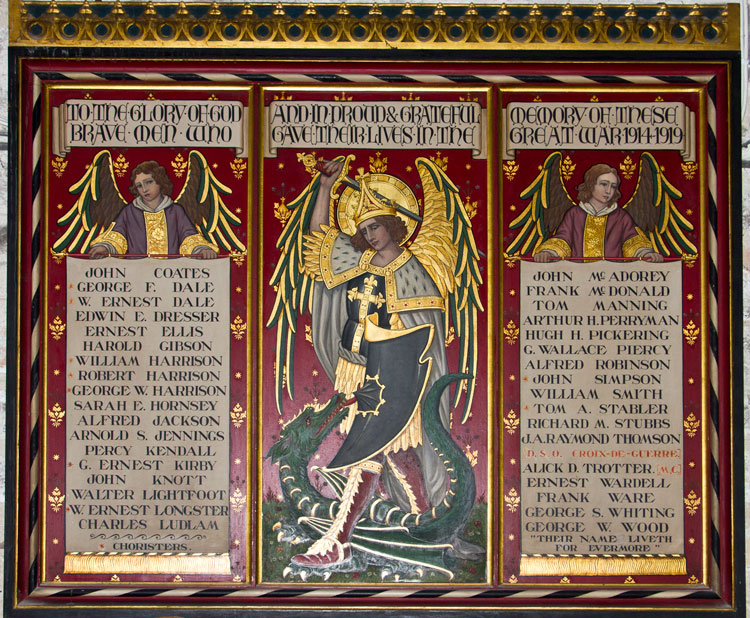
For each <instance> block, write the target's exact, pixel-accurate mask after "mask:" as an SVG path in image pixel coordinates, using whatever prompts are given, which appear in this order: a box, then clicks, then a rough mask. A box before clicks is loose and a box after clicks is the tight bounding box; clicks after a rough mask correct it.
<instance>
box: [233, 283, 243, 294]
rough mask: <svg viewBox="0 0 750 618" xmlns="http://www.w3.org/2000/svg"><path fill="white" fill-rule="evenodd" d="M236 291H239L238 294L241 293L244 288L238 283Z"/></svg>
mask: <svg viewBox="0 0 750 618" xmlns="http://www.w3.org/2000/svg"><path fill="white" fill-rule="evenodd" d="M234 291H235V292H237V294H241V293H242V288H241V287H240V286H239V285H238V286H237V287H236V288H234Z"/></svg>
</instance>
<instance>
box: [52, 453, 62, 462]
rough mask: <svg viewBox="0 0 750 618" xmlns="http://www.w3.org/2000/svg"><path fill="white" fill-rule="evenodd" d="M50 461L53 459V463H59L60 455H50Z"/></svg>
mask: <svg viewBox="0 0 750 618" xmlns="http://www.w3.org/2000/svg"><path fill="white" fill-rule="evenodd" d="M52 459H54V460H55V461H59V460H60V455H58V454H57V453H55V454H54V455H52Z"/></svg>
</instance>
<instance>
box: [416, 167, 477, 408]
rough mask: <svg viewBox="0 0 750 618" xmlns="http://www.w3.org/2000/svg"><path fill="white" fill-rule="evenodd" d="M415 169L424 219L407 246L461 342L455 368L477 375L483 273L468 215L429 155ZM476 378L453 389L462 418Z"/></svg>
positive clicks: (449, 183)
mask: <svg viewBox="0 0 750 618" xmlns="http://www.w3.org/2000/svg"><path fill="white" fill-rule="evenodd" d="M416 166H417V171H418V172H419V177H420V179H421V181H422V188H423V191H424V219H423V221H422V225H421V228H420V231H419V234H418V235H417V238H416V239H415V240H414V242H413V243H412V244H411V246H410V247H409V249H410V250H411V251H412V253H413V254H414V255H415V257H416V258H417V259H418V260H419V261H420V263H421V264H422V265H423V266H424V267H425V268H426V269H427V272H428V273H429V274H430V276H431V277H432V279H433V280H434V281H435V284H436V285H437V287H438V289H439V290H440V294H441V295H442V296H443V298H444V299H445V301H446V312H445V327H446V332H448V329H449V326H450V323H451V322H452V324H453V328H454V330H455V333H456V338H457V340H458V342H459V345H460V350H459V368H458V370H457V371H459V372H461V373H468V374H471V375H472V376H476V373H477V360H478V359H477V334H478V332H477V313H478V312H480V311H484V308H483V306H482V301H481V299H480V297H479V286H480V285H481V284H482V274H481V272H480V268H479V251H478V249H477V246H476V243H475V241H474V233H473V231H472V225H471V219H470V218H469V215H468V214H467V212H466V208H465V207H464V203H463V201H462V200H461V197H460V195H459V191H458V187H456V185H455V184H453V181H452V180H451V179H450V178H449V177H448V175H447V174H446V173H445V172H444V171H443V170H442V169H441V168H440V167H439V166H437V165H436V164H435V163H434V162H433V161H431V160H430V159H426V158H424V157H420V158H419V159H417V160H416ZM475 385H476V381H475V380H474V379H473V378H472V379H469V380H463V381H461V382H460V383H459V384H458V385H457V387H456V390H455V392H454V395H453V405H454V406H457V405H458V403H459V401H460V399H461V395H462V393H463V392H464V391H466V398H465V399H464V404H463V414H462V420H461V422H466V420H467V419H468V418H469V415H470V414H471V405H472V402H473V400H474V389H475Z"/></svg>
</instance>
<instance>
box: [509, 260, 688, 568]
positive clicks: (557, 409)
mask: <svg viewBox="0 0 750 618" xmlns="http://www.w3.org/2000/svg"><path fill="white" fill-rule="evenodd" d="M681 271H682V264H681V263H679V262H673V263H670V264H659V265H656V264H647V263H644V262H637V263H617V262H604V261H603V262H598V263H597V264H596V265H595V266H591V265H588V264H576V263H572V262H557V263H553V264H535V263H533V262H526V263H523V264H521V277H522V280H523V282H524V283H523V285H522V287H521V316H520V336H519V342H518V345H519V348H520V352H521V361H520V363H521V368H522V371H523V376H524V377H523V380H522V383H521V408H522V410H523V411H522V413H521V425H520V440H521V460H520V466H521V505H522V506H521V508H522V511H523V512H522V516H521V522H522V531H523V532H522V538H521V551H522V558H521V573H522V574H524V575H539V574H542V575H544V574H547V575H549V574H555V573H558V574H566V573H581V574H594V573H596V572H599V573H602V574H603V573H610V574H615V573H619V574H623V575H628V574H643V573H656V572H658V573H674V574H679V573H684V572H685V566H684V556H682V554H683V552H684V540H683V514H682V509H681V508H680V504H681V501H682V485H683V474H682V472H683V454H684V453H683V427H682V403H683V401H682V374H683V367H682V358H681V356H680V355H679V354H675V350H678V349H679V348H680V345H681V339H682V323H681V319H680V317H681V312H682V303H681V296H682V294H681V290H682V285H681V278H682V272H681ZM644 554H647V555H649V556H654V555H657V556H665V555H668V556H669V557H668V558H663V559H662V558H660V559H658V560H657V559H652V560H650V561H646V560H641V561H638V560H636V559H633V560H629V561H627V560H624V559H618V558H615V559H614V560H608V558H610V557H616V556H620V557H624V556H628V557H633V558H638V557H640V556H641V555H644ZM591 556H605V557H604V558H602V559H601V560H598V561H596V564H594V563H593V561H592V560H587V559H586V558H583V557H591ZM566 563H567V564H566Z"/></svg>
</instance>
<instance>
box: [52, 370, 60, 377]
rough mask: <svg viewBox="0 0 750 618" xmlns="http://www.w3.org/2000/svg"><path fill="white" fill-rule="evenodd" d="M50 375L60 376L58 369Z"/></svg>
mask: <svg viewBox="0 0 750 618" xmlns="http://www.w3.org/2000/svg"><path fill="white" fill-rule="evenodd" d="M52 374H53V375H56V376H59V375H60V370H59V369H55V370H54V371H53V372H52Z"/></svg>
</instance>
